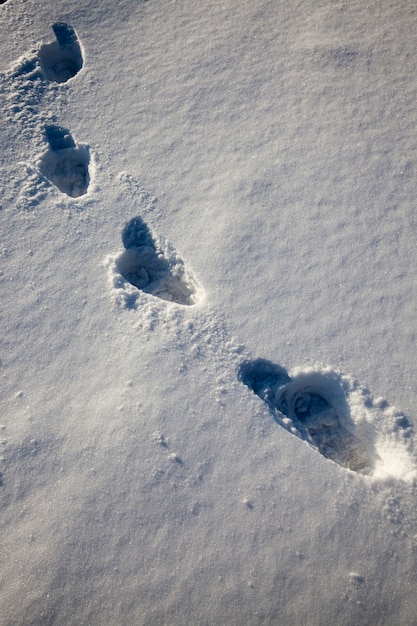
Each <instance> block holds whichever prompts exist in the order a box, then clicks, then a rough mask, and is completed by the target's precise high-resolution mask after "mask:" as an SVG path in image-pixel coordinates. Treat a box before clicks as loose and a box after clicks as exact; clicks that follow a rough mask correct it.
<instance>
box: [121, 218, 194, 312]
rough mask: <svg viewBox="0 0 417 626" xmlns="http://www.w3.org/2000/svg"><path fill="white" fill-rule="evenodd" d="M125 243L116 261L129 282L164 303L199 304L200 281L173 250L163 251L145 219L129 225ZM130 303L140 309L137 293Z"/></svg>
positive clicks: (125, 229)
mask: <svg viewBox="0 0 417 626" xmlns="http://www.w3.org/2000/svg"><path fill="white" fill-rule="evenodd" d="M122 241H123V245H124V247H125V251H124V252H122V253H121V254H120V255H119V256H118V257H117V258H116V259H115V269H116V271H117V272H119V274H120V275H121V276H122V277H123V278H124V280H125V281H127V282H129V283H130V284H131V285H133V286H134V287H136V288H137V289H139V290H141V291H144V292H145V293H148V294H151V295H153V296H156V297H157V298H161V299H162V300H167V301H169V302H175V303H177V304H181V305H187V306H190V305H193V304H196V303H197V299H198V292H199V287H198V283H197V281H196V280H195V279H194V278H193V277H192V275H191V273H190V272H189V271H188V270H186V268H185V266H184V263H183V261H182V260H181V259H180V258H179V257H178V256H177V255H176V254H175V252H174V251H173V250H172V249H171V250H168V249H167V250H166V251H163V250H162V249H161V246H158V245H157V244H156V243H155V241H154V239H153V237H152V235H151V232H150V230H149V228H148V226H147V225H146V224H145V222H144V221H143V219H142V218H141V217H139V216H137V217H134V218H133V219H131V220H130V221H129V222H128V223H127V224H126V226H125V228H124V229H123V233H122ZM116 282H117V281H116ZM117 286H119V287H120V285H117ZM122 287H123V285H122ZM126 301H129V302H130V307H131V308H132V307H133V308H135V307H136V297H135V294H130V297H128V298H127V299H126Z"/></svg>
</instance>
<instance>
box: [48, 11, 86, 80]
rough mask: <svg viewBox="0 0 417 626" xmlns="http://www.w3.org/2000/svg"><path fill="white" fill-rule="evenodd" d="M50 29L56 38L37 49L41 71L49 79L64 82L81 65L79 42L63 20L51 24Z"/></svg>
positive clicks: (74, 73)
mask: <svg viewBox="0 0 417 626" xmlns="http://www.w3.org/2000/svg"><path fill="white" fill-rule="evenodd" d="M52 30H53V31H54V33H55V37H56V39H57V40H56V41H54V42H53V43H48V44H44V45H43V46H41V48H40V50H39V61H40V64H41V69H42V73H43V75H44V76H45V78H46V79H47V80H49V81H53V82H56V83H66V82H67V80H69V79H70V78H73V77H74V76H75V75H76V74H78V72H79V71H80V69H81V68H82V66H83V55H82V51H81V46H80V42H79V41H78V37H77V35H76V33H75V31H74V29H73V28H72V27H71V26H69V25H68V24H65V23H64V22H57V23H56V24H53V25H52Z"/></svg>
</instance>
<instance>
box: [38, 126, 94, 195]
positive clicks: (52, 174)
mask: <svg viewBox="0 0 417 626" xmlns="http://www.w3.org/2000/svg"><path fill="white" fill-rule="evenodd" d="M45 138H46V141H47V143H48V144H49V148H48V150H47V151H46V152H45V153H44V155H43V156H42V157H41V159H40V161H39V169H40V171H41V172H42V174H43V175H44V176H45V177H46V178H47V179H48V180H50V181H51V183H53V184H54V185H55V186H56V187H58V189H59V190H60V191H62V192H63V193H66V194H67V196H70V197H72V198H78V197H79V196H82V195H84V194H86V193H87V191H88V186H89V183H90V175H89V163H90V154H89V150H88V147H87V146H85V145H81V144H80V145H77V144H76V143H75V141H74V139H73V138H72V136H71V133H70V131H69V130H67V129H66V128H62V126H54V125H50V126H46V127H45Z"/></svg>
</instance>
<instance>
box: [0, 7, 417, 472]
mask: <svg viewBox="0 0 417 626" xmlns="http://www.w3.org/2000/svg"><path fill="white" fill-rule="evenodd" d="M0 2H1V0H0ZM52 29H53V31H54V33H55V37H56V41H54V42H53V43H50V44H44V45H43V46H41V48H40V50H39V63H40V68H41V72H42V74H43V76H44V78H45V79H46V80H48V81H51V82H56V83H65V82H67V81H68V80H70V79H72V78H74V77H75V76H76V75H77V74H78V72H79V71H80V70H81V69H82V67H83V63H84V59H83V53H82V48H81V45H80V42H79V40H78V37H77V35H76V33H75V31H74V29H73V28H72V27H71V26H69V25H68V24H65V23H55V24H53V26H52ZM22 71H26V72H29V71H33V67H32V66H31V65H30V64H27V65H26V66H25V67H24V70H22ZM44 139H45V142H46V145H47V148H46V150H45V152H44V154H43V155H42V157H41V158H40V161H39V163H38V165H39V170H40V172H41V174H42V175H43V176H44V177H45V178H47V179H48V180H49V181H50V182H51V183H52V184H54V185H55V186H56V187H57V188H58V189H59V190H60V191H61V192H62V193H65V194H67V195H68V196H69V197H73V198H77V197H79V196H82V195H84V194H86V193H87V191H88V188H89V183H90V172H89V166H90V154H89V149H88V146H86V145H83V144H78V143H77V142H76V141H75V139H74V138H73V136H72V135H71V133H70V131H69V130H68V129H65V128H63V127H61V126H59V125H53V124H50V125H46V126H45V129H44ZM122 242H123V246H124V251H122V252H120V253H119V254H118V255H116V256H114V257H111V258H110V263H109V265H110V270H111V278H112V285H113V287H114V288H115V289H116V291H118V293H119V296H120V297H119V301H122V302H123V304H124V306H125V307H126V308H130V309H137V308H138V307H139V306H140V302H141V295H140V294H141V293H146V294H148V295H150V296H152V297H155V298H159V299H161V300H165V301H169V302H172V303H175V304H177V305H182V306H192V305H195V304H197V303H199V302H200V301H201V299H202V294H203V289H202V288H201V286H200V285H199V283H198V281H197V279H196V278H195V277H194V276H193V275H192V273H191V272H190V270H188V269H187V268H186V266H185V264H184V262H183V261H182V259H181V258H180V257H179V256H178V255H177V254H176V252H175V250H174V249H173V248H172V246H170V245H169V244H168V243H167V242H164V240H162V239H161V238H159V239H157V238H156V237H155V236H154V235H153V234H152V233H151V231H150V229H149V227H148V226H147V224H146V223H145V222H144V220H143V219H142V218H141V217H140V216H136V217H134V218H132V219H131V220H130V221H129V222H128V223H127V224H126V225H125V227H124V229H123V231H122ZM238 376H239V379H240V380H241V382H242V383H243V384H244V385H246V386H247V387H248V388H249V389H250V390H251V391H252V392H254V393H255V394H256V395H257V396H259V397H260V398H261V399H262V400H263V401H264V402H265V403H266V404H267V406H268V407H269V409H270V411H271V413H272V415H273V417H274V419H275V421H276V422H277V423H278V424H279V425H280V426H282V427H283V428H285V429H286V430H288V431H289V432H291V433H292V434H294V435H296V436H298V437H300V438H301V439H303V440H304V441H306V442H308V443H309V444H310V445H311V446H313V447H314V448H315V449H317V450H318V452H320V453H321V454H322V455H323V456H324V457H326V458H327V459H330V460H331V461H334V462H335V463H337V464H338V465H340V466H341V467H343V468H346V469H349V470H352V471H354V472H357V473H359V474H364V475H369V476H378V475H381V474H383V473H384V470H383V469H381V468H384V467H385V471H386V472H387V473H388V474H391V475H392V476H394V477H398V478H403V477H404V476H405V475H406V474H407V472H408V473H409V475H414V473H415V469H414V463H413V461H412V459H411V455H409V454H408V447H409V444H410V445H411V440H412V434H413V429H412V426H411V424H410V422H409V420H408V418H407V417H406V416H404V415H403V414H402V413H400V412H399V411H397V410H396V409H394V408H392V407H389V406H388V405H387V403H386V402H384V401H382V400H377V401H375V400H374V399H373V398H372V397H371V395H370V393H369V392H368V391H367V390H365V389H363V388H362V387H360V385H359V384H358V383H357V381H354V380H353V379H352V378H350V377H348V376H344V375H342V374H340V373H338V372H335V371H334V370H331V369H327V370H326V369H325V370H322V371H313V370H299V371H296V373H295V374H294V375H293V376H290V375H289V373H288V372H287V371H286V370H285V369H284V368H283V367H282V366H280V365H277V364H274V363H272V362H270V361H267V360H266V359H255V360H251V361H244V362H243V363H242V364H241V366H240V368H239V372H238ZM398 443H400V444H401V445H402V446H403V450H404V451H405V454H404V455H403V456H402V459H400V460H398V459H397V460H396V461H395V463H394V467H391V468H390V467H387V465H389V463H386V459H384V458H383V457H384V451H386V450H387V449H388V451H389V450H390V447H391V449H392V448H393V447H394V448H395V446H396V445H397V444H398ZM388 456H389V453H388ZM400 456H401V455H400Z"/></svg>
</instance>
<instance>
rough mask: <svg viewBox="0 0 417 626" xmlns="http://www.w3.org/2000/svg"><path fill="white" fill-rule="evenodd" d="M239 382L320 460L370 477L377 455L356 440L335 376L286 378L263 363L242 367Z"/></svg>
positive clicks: (304, 374) (284, 373)
mask: <svg viewBox="0 0 417 626" xmlns="http://www.w3.org/2000/svg"><path fill="white" fill-rule="evenodd" d="M239 377H240V379H241V381H242V382H243V383H244V384H245V385H247V386H248V387H249V388H250V389H251V390H252V391H253V392H254V393H256V394H257V395H258V396H259V397H260V398H262V400H264V401H265V402H266V403H267V404H268V406H269V407H270V409H271V410H272V412H273V415H274V419H275V420H276V421H277V422H278V423H279V424H280V425H281V426H284V427H285V428H287V429H288V430H290V432H292V433H293V434H297V435H298V436H299V437H301V438H302V439H304V440H305V441H308V442H309V443H311V444H312V445H313V446H315V447H316V448H317V449H318V450H319V451H320V452H321V454H322V455H323V456H325V457H326V458H328V459H331V460H332V461H335V462H336V463H338V464H339V465H341V466H342V467H346V468H349V469H351V470H353V471H356V472H359V473H361V474H369V473H371V471H372V468H373V466H374V462H375V459H376V453H375V452H374V451H373V452H372V450H371V449H372V442H367V444H365V442H364V441H362V440H361V438H360V437H359V436H357V433H356V427H355V423H354V422H353V420H352V417H351V414H350V407H349V404H348V402H347V399H346V396H345V393H344V391H343V388H342V386H341V384H340V382H339V381H338V379H337V376H336V375H331V374H329V373H322V372H314V371H306V372H300V373H299V374H297V375H296V376H294V377H293V378H291V377H290V376H289V375H288V373H287V371H286V370H285V369H284V368H283V367H281V366H279V365H276V364H274V363H271V362H270V361H267V360H266V359H255V360H254V361H247V362H245V363H243V364H242V365H241V366H240V370H239Z"/></svg>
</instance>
